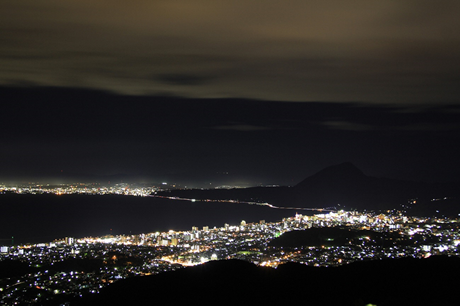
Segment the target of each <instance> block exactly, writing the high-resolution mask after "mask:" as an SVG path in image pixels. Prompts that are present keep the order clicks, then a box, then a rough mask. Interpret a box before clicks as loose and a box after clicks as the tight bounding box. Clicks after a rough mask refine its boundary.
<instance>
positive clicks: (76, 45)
mask: <svg viewBox="0 0 460 306" xmlns="http://www.w3.org/2000/svg"><path fill="white" fill-rule="evenodd" d="M459 14H460V3H459V2H458V1H455V0H440V1H437V2H436V4H434V3H433V2H432V1H426V0H418V1H414V0H402V1H393V0H390V1H364V0H353V1H346V2H344V1H340V0H330V1H319V0H318V1H316V0H314V1H308V2H307V1H300V0H299V1H297V0H290V1H287V2H286V1H283V2H282V1H273V0H263V1H262V0H254V1H242V0H232V1H226V0H222V1H205V0H198V1H185V0H177V1H166V0H155V1H146V0H135V1H129V2H126V1H111V2H104V1H87V0H79V1H76V0H69V1H55V0H45V1H32V0H23V1H12V0H5V1H2V2H1V4H0V20H1V21H0V25H1V29H2V30H1V31H0V66H1V67H2V69H1V70H0V84H2V85H7V86H8V85H16V86H17V85H20V86H23V85H39V86H65V87H78V88H96V89H103V90H109V91H112V92H116V93H122V94H134V95H152V94H162V95H164V94H168V95H177V96H185V97H205V98H207V97H245V98H256V99H262V100H282V101H339V102H340V101H363V102H378V103H422V102H428V103H455V102H458V101H459V99H458V97H459V94H460V86H458V83H459V81H460V72H459V71H460V60H459V55H458V54H460V35H459V34H458V29H459V28H460V18H458V16H459Z"/></svg>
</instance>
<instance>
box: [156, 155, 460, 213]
mask: <svg viewBox="0 0 460 306" xmlns="http://www.w3.org/2000/svg"><path fill="white" fill-rule="evenodd" d="M162 195H172V196H178V197H186V198H194V199H214V200H217V199H227V200H229V199H231V200H240V201H249V202H250V201H253V202H268V203H271V204H274V205H277V206H282V207H310V208H313V207H314V208H326V207H335V208H337V209H351V208H357V209H368V210H377V209H393V208H396V209H400V208H401V205H406V204H407V203H408V201H409V200H410V199H415V200H416V203H417V205H416V206H414V205H413V204H411V205H406V206H409V208H411V209H413V210H412V211H413V212H414V213H420V212H423V213H427V214H434V213H436V211H437V210H438V211H439V209H437V208H438V207H441V206H443V209H444V210H445V211H446V212H445V214H447V215H456V214H458V212H460V211H459V210H460V203H459V199H460V188H458V186H456V185H454V184H451V185H449V184H428V183H423V182H410V181H401V180H395V179H388V178H376V177H371V176H367V175H365V174H364V173H363V172H362V171H361V170H360V169H358V168H357V167H356V166H354V165H353V164H352V163H349V162H347V163H342V164H339V165H335V166H331V167H327V168H325V169H323V170H321V171H319V172H318V173H316V174H314V175H312V176H309V177H307V178H306V179H305V180H303V181H301V182H300V183H298V184H297V185H296V186H294V187H271V188H263V187H254V188H245V189H230V190H177V191H176V190H175V191H171V192H169V193H162ZM433 199H442V200H441V201H435V202H437V203H434V204H436V205H434V204H433V203H431V202H433V201H432V200H433ZM446 201H447V202H446ZM446 203H449V204H448V205H443V204H446ZM414 208H416V209H414Z"/></svg>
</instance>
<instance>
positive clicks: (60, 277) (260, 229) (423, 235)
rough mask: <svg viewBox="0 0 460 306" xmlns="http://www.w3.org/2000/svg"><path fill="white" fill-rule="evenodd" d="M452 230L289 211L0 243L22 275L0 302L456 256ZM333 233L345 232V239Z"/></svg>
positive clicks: (11, 280) (445, 223)
mask: <svg viewBox="0 0 460 306" xmlns="http://www.w3.org/2000/svg"><path fill="white" fill-rule="evenodd" d="M459 226H460V224H459V220H458V219H448V218H442V219H440V218H418V217H409V216H405V215H404V214H402V213H401V212H400V211H396V210H394V211H386V212H385V213H370V212H357V211H353V212H348V211H338V212H329V213H323V214H316V215H312V216H305V215H301V214H295V215H294V216H292V217H290V218H284V219H283V220H280V221H278V222H265V221H264V220H261V221H260V222H258V223H246V222H245V221H244V220H242V221H241V223H240V224H232V225H230V224H223V225H222V227H219V228H217V227H214V228H209V227H208V226H204V227H203V228H198V227H192V228H191V229H190V230H188V231H174V230H169V231H166V232H154V233H145V234H139V235H106V236H103V237H83V238H76V237H65V238H62V239H56V240H54V241H52V242H48V243H40V244H30V245H13V246H2V247H1V254H0V260H1V261H0V263H1V262H2V261H3V262H4V263H5V262H8V263H10V264H11V263H12V262H13V261H14V262H15V263H16V264H21V265H22V268H24V269H25V271H26V272H25V273H24V274H22V275H17V274H16V275H12V276H10V277H4V278H3V279H1V280H0V291H1V296H2V303H4V304H8V305H13V304H14V305H29V304H37V305H38V304H41V303H43V302H45V301H54V300H64V301H65V300H66V299H75V298H80V297H85V296H87V295H91V294H96V293H98V292H99V291H100V290H101V289H102V288H104V287H106V286H108V285H110V284H111V283H113V282H116V281H117V280H120V279H126V278H130V277H134V276H143V275H152V274H158V273H161V272H167V271H173V270H176V269H180V268H182V267H185V266H193V265H199V264H202V263H205V262H208V261H212V260H227V259H240V260H244V261H249V262H251V263H254V264H256V265H259V266H266V267H272V268H276V267H278V266H279V265H280V264H284V263H287V262H296V263H301V264H305V265H308V266H314V267H321V266H322V267H333V266H339V265H345V264H349V263H352V262H356V261H365V260H382V259H386V258H401V257H411V258H427V257H430V256H432V255H448V256H458V255H460V250H459V247H458V245H459V244H460V231H459ZM314 230H322V231H324V233H328V234H323V235H322V236H323V238H321V240H319V241H316V242H312V243H308V242H305V241H304V242H303V243H300V244H299V243H296V244H295V245H290V244H289V243H284V244H283V243H282V242H281V244H280V243H276V242H277V241H281V240H280V239H282V238H283V237H285V236H287V235H286V234H289V233H291V234H292V233H300V232H305V233H307V232H308V231H314ZM325 230H331V231H325ZM339 232H345V233H347V234H346V239H345V240H343V239H340V237H339V236H341V234H340V233H339ZM325 235H326V236H325ZM342 238H343V237H342Z"/></svg>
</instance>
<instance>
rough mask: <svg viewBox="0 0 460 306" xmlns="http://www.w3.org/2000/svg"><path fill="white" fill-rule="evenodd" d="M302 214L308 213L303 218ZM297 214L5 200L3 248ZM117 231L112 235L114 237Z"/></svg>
mask: <svg viewBox="0 0 460 306" xmlns="http://www.w3.org/2000/svg"><path fill="white" fill-rule="evenodd" d="M299 213H302V212H299ZM294 215H295V211H293V210H279V209H272V208H269V207H266V206H258V205H248V204H238V203H208V202H189V201H178V200H176V201H174V200H167V199H158V198H152V197H144V198H143V197H132V196H116V195H106V196H87V195H61V196H57V195H30V194H26V195H17V194H2V195H0V245H10V244H11V237H12V236H14V243H15V244H23V243H27V242H30V243H37V242H48V241H52V240H54V239H57V238H63V237H66V236H72V237H77V238H80V237H88V236H93V237H94V236H102V235H107V234H110V233H111V232H112V234H114V235H118V234H139V233H148V232H154V231H167V230H171V229H173V230H189V229H191V227H192V226H198V227H200V228H201V227H202V226H209V227H210V228H213V227H214V226H217V227H222V226H223V225H224V224H225V223H228V224H230V225H237V224H239V223H240V222H241V220H245V221H246V222H248V223H249V222H259V221H260V220H266V221H267V222H272V221H278V220H281V219H282V218H284V217H292V216H294ZM111 229H112V231H111Z"/></svg>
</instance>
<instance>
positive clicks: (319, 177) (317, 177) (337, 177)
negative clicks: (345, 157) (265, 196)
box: [297, 162, 366, 186]
mask: <svg viewBox="0 0 460 306" xmlns="http://www.w3.org/2000/svg"><path fill="white" fill-rule="evenodd" d="M365 178H366V175H364V173H363V172H362V171H361V170H360V169H358V168H357V167H356V166H355V165H353V164H352V163H350V162H345V163H341V164H338V165H334V166H330V167H327V168H324V169H323V170H321V171H319V172H317V173H316V174H314V175H312V176H310V177H308V178H307V179H305V180H304V181H302V182H300V183H299V184H298V185H297V186H299V185H303V184H304V183H307V182H311V181H326V182H327V181H349V180H351V181H356V180H363V179H365Z"/></svg>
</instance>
